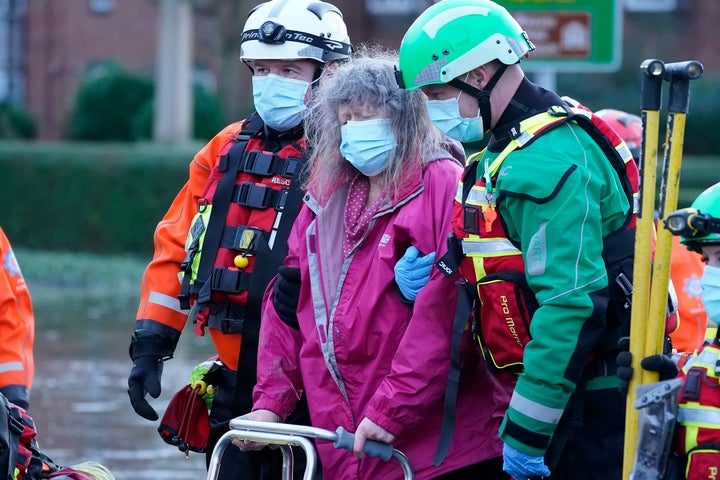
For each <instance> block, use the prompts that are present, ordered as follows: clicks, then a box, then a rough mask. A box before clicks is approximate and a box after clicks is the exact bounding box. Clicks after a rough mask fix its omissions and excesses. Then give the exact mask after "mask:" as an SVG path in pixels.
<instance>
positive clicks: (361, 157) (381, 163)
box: [340, 118, 397, 177]
mask: <svg viewBox="0 0 720 480" xmlns="http://www.w3.org/2000/svg"><path fill="white" fill-rule="evenodd" d="M340 135H341V137H342V140H341V143H340V153H342V156H343V157H345V159H346V160H347V161H348V162H350V163H351V164H352V166H353V167H355V168H357V169H358V170H360V173H362V174H363V175H366V176H368V177H372V176H374V175H377V174H379V173H382V171H383V170H385V169H386V168H387V166H388V164H389V163H390V157H391V155H392V153H393V151H394V150H395V147H397V140H396V139H395V134H394V133H393V131H392V128H391V126H390V120H389V119H387V118H376V119H373V120H363V121H360V122H352V121H350V122H347V123H346V124H345V125H343V126H342V128H341V129H340Z"/></svg>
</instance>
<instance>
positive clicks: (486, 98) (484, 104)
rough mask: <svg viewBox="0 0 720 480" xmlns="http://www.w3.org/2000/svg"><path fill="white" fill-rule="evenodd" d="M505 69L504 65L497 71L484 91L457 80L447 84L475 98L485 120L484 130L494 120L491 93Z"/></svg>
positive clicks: (454, 79)
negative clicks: (491, 108)
mask: <svg viewBox="0 0 720 480" xmlns="http://www.w3.org/2000/svg"><path fill="white" fill-rule="evenodd" d="M505 69H507V65H504V64H503V66H501V67H500V68H498V69H497V71H496V72H495V73H494V74H493V76H492V77H490V81H488V83H487V85H485V87H484V88H483V89H482V90H479V89H477V88H475V87H473V86H472V85H469V84H467V83H465V82H463V81H461V80H458V79H457V78H453V79H452V80H450V81H449V82H447V84H448V85H451V86H453V87H455V88H457V89H458V90H460V91H463V92H465V93H467V94H468V95H471V96H472V97H475V100H477V102H478V107H479V108H480V116H481V117H482V119H483V125H485V127H484V128H486V129H489V128H490V121H491V120H492V115H491V112H490V92H492V89H493V88H494V87H495V85H496V84H497V82H498V80H500V77H502V74H503V73H504V72H505Z"/></svg>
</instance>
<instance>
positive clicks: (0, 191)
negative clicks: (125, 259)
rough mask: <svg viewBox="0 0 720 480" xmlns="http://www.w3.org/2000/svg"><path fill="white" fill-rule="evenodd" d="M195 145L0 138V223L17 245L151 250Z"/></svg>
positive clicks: (101, 250)
mask: <svg viewBox="0 0 720 480" xmlns="http://www.w3.org/2000/svg"><path fill="white" fill-rule="evenodd" d="M199 148H200V145H199V144H194V145H187V146H184V147H175V148H171V147H166V146H161V145H154V144H142V143H135V144H127V143H108V142H105V143H60V144H42V143H28V142H0V172H3V173H2V174H0V202H1V203H2V204H3V205H5V206H6V208H5V210H4V211H3V215H2V224H3V229H4V230H6V233H7V234H8V236H9V237H10V238H12V239H13V240H12V241H13V245H14V246H16V247H26V248H31V249H37V250H52V251H57V250H61V251H75V252H89V253H98V254H105V253H131V254H141V255H150V254H151V253H152V248H153V244H152V237H153V231H154V230H155V226H156V225H157V223H158V222H159V221H160V219H161V218H162V216H163V215H164V214H165V211H166V210H167V208H168V206H169V205H170V202H171V201H172V199H173V198H174V197H175V195H176V194H177V192H178V191H179V190H180V188H181V187H182V185H183V184H184V183H185V181H186V180H187V172H188V164H189V162H190V159H191V158H192V157H193V155H194V153H195V152H196V151H197V150H198V149H199Z"/></svg>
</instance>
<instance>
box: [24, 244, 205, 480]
mask: <svg viewBox="0 0 720 480" xmlns="http://www.w3.org/2000/svg"><path fill="white" fill-rule="evenodd" d="M17 256H18V259H19V261H20V265H21V268H22V269H23V273H24V274H25V277H26V279H27V282H28V285H29V286H30V291H31V294H32V296H33V303H34V305H35V316H36V329H35V330H36V332H35V335H36V339H35V378H34V382H33V388H32V392H31V397H30V409H29V413H30V415H31V416H32V417H33V419H34V420H35V423H36V427H37V430H38V436H37V439H38V442H39V446H40V449H41V450H42V451H43V452H44V453H45V454H47V455H48V456H49V457H50V458H52V459H53V460H54V461H55V462H56V463H58V464H60V465H72V464H75V463H79V462H82V461H86V460H93V461H96V462H99V463H101V464H103V465H105V466H106V467H108V468H109V469H110V471H112V472H113V474H114V476H115V478H116V479H117V480H163V479H173V480H202V479H204V478H205V477H206V471H205V456H204V455H203V454H197V453H190V456H189V458H186V457H185V454H184V453H181V452H180V451H179V450H178V449H177V448H176V447H174V446H171V445H168V444H166V443H165V442H163V440H162V439H161V438H160V436H159V434H158V433H157V426H158V423H159V422H150V421H147V420H145V419H143V418H141V417H139V416H138V415H136V414H135V412H134V411H133V410H132V407H131V406H130V402H129V400H128V396H127V392H126V391H127V376H128V374H129V372H130V367H131V363H130V359H129V357H128V345H129V340H130V335H131V333H132V329H133V326H134V320H135V310H136V308H137V295H136V294H137V292H139V287H140V275H141V266H140V265H141V264H133V265H132V266H131V270H130V272H129V273H128V272H127V271H126V270H127V265H125V264H124V265H122V268H120V267H118V268H115V267H108V268H109V270H110V271H113V270H116V271H122V272H125V273H123V274H124V275H127V276H129V277H130V279H129V280H125V283H123V282H122V281H121V280H122V279H119V278H114V279H113V278H112V276H111V275H108V274H107V272H106V271H105V270H104V268H105V267H102V266H99V265H100V264H99V263H98V262H96V261H91V262H90V263H89V264H88V265H87V266H86V267H84V268H85V269H86V270H85V272H84V273H83V275H81V278H72V279H70V280H66V279H63V278H62V277H61V276H60V275H58V277H56V278H50V279H48V278H44V277H43V278H40V277H33V276H32V274H30V275H29V274H28V272H27V270H30V271H37V268H35V267H34V266H33V265H32V262H34V261H36V258H35V257H34V256H33V255H29V254H25V255H24V256H23V257H21V255H20V254H19V253H18V254H17ZM43 261H44V260H43ZM121 262H122V260H121ZM68 268H70V267H68ZM108 280H109V281H110V285H112V286H111V287H108V286H107V285H106V284H107V283H108ZM211 354H212V347H211V345H210V341H209V338H207V337H203V338H201V337H197V336H195V335H193V334H192V332H191V331H190V330H189V329H188V330H186V331H185V332H184V333H183V335H182V337H181V341H180V343H179V345H178V348H177V350H176V355H175V358H173V359H171V360H169V361H167V362H166V363H165V368H164V372H163V377H162V389H163V390H162V394H161V395H160V397H159V398H158V399H151V398H149V397H148V398H149V400H150V403H151V404H152V405H153V406H154V407H155V409H156V410H157V411H158V413H159V414H160V415H161V416H162V412H163V411H164V410H165V407H166V405H167V403H168V402H169V400H170V398H171V397H172V395H173V393H174V392H175V391H177V390H179V389H180V388H181V387H182V386H183V385H185V384H186V383H187V381H188V379H189V375H190V372H191V370H192V368H193V367H194V366H195V365H196V364H198V363H200V362H201V361H203V360H205V359H207V358H208V357H209V356H210V355H211Z"/></svg>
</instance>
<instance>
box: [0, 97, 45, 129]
mask: <svg viewBox="0 0 720 480" xmlns="http://www.w3.org/2000/svg"><path fill="white" fill-rule="evenodd" d="M36 135H37V121H36V120H35V118H34V117H33V116H32V115H31V114H30V112H28V111H27V110H26V109H25V108H23V107H20V106H17V105H13V104H12V103H10V102H2V103H0V138H35V136H36Z"/></svg>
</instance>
